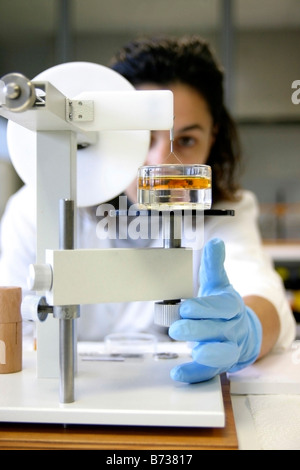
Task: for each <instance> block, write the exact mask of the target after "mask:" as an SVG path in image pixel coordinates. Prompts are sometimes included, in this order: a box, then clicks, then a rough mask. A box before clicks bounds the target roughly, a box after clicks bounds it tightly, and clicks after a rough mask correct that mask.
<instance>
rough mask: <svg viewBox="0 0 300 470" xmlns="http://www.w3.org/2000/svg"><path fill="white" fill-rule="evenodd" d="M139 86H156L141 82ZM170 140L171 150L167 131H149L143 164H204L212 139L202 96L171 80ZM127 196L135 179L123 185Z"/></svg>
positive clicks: (133, 190) (131, 196)
mask: <svg viewBox="0 0 300 470" xmlns="http://www.w3.org/2000/svg"><path fill="white" fill-rule="evenodd" d="M138 89H139V90H159V89H161V87H158V86H156V85H143V86H141V87H139V88H138ZM170 90H171V91H172V92H173V95H174V116H175V119H174V143H173V153H171V144H170V132H169V131H152V132H151V143H150V148H149V152H148V155H147V158H146V161H145V165H160V164H163V163H183V164H196V163H198V164H205V163H206V161H207V159H208V157H209V154H210V150H211V147H212V145H213V143H214V140H215V133H216V132H215V128H214V124H213V118H212V115H211V113H210V110H209V107H208V105H207V102H206V101H205V99H204V98H203V97H202V96H201V95H200V94H199V93H198V92H197V91H196V90H195V89H194V88H192V87H190V86H188V85H184V84H180V83H178V84H174V85H173V86H171V87H170ZM126 194H127V196H128V197H129V199H130V200H131V201H132V202H136V180H135V181H134V182H133V183H132V184H131V185H130V186H129V187H128V188H127V191H126Z"/></svg>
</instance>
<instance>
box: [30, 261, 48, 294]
mask: <svg viewBox="0 0 300 470" xmlns="http://www.w3.org/2000/svg"><path fill="white" fill-rule="evenodd" d="M27 285H28V289H30V290H35V291H49V290H51V287H52V268H51V266H50V264H31V265H30V266H29V275H28V279H27Z"/></svg>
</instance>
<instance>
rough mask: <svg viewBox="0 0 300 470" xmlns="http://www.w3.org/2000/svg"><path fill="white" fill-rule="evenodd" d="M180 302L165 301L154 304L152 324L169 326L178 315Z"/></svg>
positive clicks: (177, 318) (178, 318) (178, 317)
mask: <svg viewBox="0 0 300 470" xmlns="http://www.w3.org/2000/svg"><path fill="white" fill-rule="evenodd" d="M180 304H181V301H180V300H170V301H168V300H165V301H163V302H156V303H155V304H154V323H156V324H157V325H161V326H171V325H172V323H174V322H175V321H177V320H180V318H181V316H180V315H179V307H180Z"/></svg>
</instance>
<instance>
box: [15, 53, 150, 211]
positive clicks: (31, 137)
mask: <svg viewBox="0 0 300 470" xmlns="http://www.w3.org/2000/svg"><path fill="white" fill-rule="evenodd" d="M33 80H36V81H38V80H40V81H48V82H50V83H51V84H52V85H53V86H54V87H56V88H57V89H58V90H59V91H61V92H62V93H63V94H64V95H65V96H66V97H67V98H70V99H71V98H74V97H75V96H77V95H79V94H80V93H82V92H85V91H131V90H134V87H133V86H132V85H131V84H130V83H129V82H128V81H127V80H126V79H125V78H124V77H122V76H121V75H119V74H118V73H117V72H115V71H114V70H111V69H109V68H107V67H104V66H102V65H98V64H93V63H90V62H70V63H66V64H61V65H56V66H55V67H52V68H50V69H48V70H45V71H44V72H42V73H40V74H39V75H37V76H36V77H35V78H34V79H33ZM149 140H150V132H149V131H122V130H120V131H102V132H99V134H98V139H97V142H96V143H95V144H93V145H90V146H89V147H87V148H84V149H81V150H78V151H77V205H78V206H80V207H86V206H92V205H97V204H100V203H102V202H105V201H108V200H110V199H112V198H114V197H115V196H117V195H118V194H120V193H122V192H123V191H124V190H125V189H126V188H127V187H128V185H129V184H130V183H131V182H132V181H133V180H134V178H136V176H137V170H138V167H139V166H141V165H142V164H143V163H144V161H145V158H146V154H147V151H148V148H149ZM7 145H8V149H9V154H10V158H11V160H12V163H13V165H14V167H15V169H16V171H17V173H18V174H19V176H20V178H21V179H22V180H23V182H24V183H26V184H28V185H31V186H34V187H35V184H36V133H35V132H33V131H30V130H28V129H26V128H24V127H22V126H20V125H19V124H16V123H14V122H12V121H9V122H8V126H7ZM58 171H59V168H58Z"/></svg>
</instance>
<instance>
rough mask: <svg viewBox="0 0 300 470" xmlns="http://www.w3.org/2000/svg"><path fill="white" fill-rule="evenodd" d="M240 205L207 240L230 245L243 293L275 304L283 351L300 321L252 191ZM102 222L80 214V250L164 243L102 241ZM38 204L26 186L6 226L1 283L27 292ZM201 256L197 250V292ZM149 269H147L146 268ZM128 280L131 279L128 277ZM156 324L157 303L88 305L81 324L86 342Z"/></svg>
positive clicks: (230, 261)
mask: <svg viewBox="0 0 300 470" xmlns="http://www.w3.org/2000/svg"><path fill="white" fill-rule="evenodd" d="M241 196H242V197H241V200H240V201H239V202H236V203H229V202H226V203H219V204H217V205H215V208H220V209H222V208H223V209H228V208H229V209H234V210H235V217H207V218H206V219H205V224H204V242H206V241H208V240H209V239H211V238H214V237H218V238H221V239H222V240H223V241H224V242H225V246H226V260H225V267H226V271H227V274H228V277H229V279H230V282H231V283H232V284H233V286H234V287H235V289H236V290H237V291H238V292H239V293H240V294H241V295H242V296H245V295H252V294H253V295H259V296H262V297H265V298H266V299H268V300H269V301H270V302H272V303H273V304H274V305H275V307H276V308H277V310H278V312H279V315H280V322H281V330H280V336H279V339H278V341H277V345H276V346H277V347H279V348H285V347H288V346H289V345H290V343H291V342H292V340H293V339H294V337H295V322H294V319H293V316H292V313H291V310H290V307H289V304H288V301H287V299H286V296H285V291H284V287H283V285H282V281H281V279H280V278H279V276H278V275H277V273H276V272H275V271H274V269H273V266H272V263H271V261H270V260H269V259H268V256H267V255H266V253H265V252H264V250H263V247H262V244H261V239H260V235H259V231H258V228H257V216H258V205H257V201H256V198H255V196H254V195H253V194H252V193H251V192H249V191H243V192H242V193H241ZM97 222H98V220H97V218H96V217H95V216H92V214H91V212H90V211H86V210H82V209H80V210H79V214H78V240H77V246H78V248H107V247H116V246H118V247H126V248H128V247H135V246H137V244H138V245H139V246H158V245H159V243H160V241H158V240H155V241H154V242H151V241H150V242H148V241H145V240H139V241H138V242H137V241H133V240H129V239H127V240H109V239H106V240H100V239H99V238H98V236H97V231H96V226H97ZM35 240H36V233H35V202H34V197H33V194H32V192H31V190H30V189H29V188H28V187H26V186H24V187H23V188H22V189H21V190H19V191H18V192H17V193H16V194H15V195H13V196H12V197H11V199H10V200H9V202H8V204H7V208H6V211H5V213H4V216H3V218H2V223H1V251H0V256H1V257H0V285H18V286H21V287H22V288H23V292H24V294H26V289H27V284H26V279H27V274H28V266H29V264H31V263H34V262H35ZM200 258H201V252H200V251H199V250H195V251H194V279H195V286H194V290H195V294H196V293H197V289H198V272H199V265H200ZM145 269H146V267H145ZM124 282H126V279H124ZM155 330H156V333H157V329H156V327H155V326H154V325H153V302H130V303H126V304H124V303H123V304H118V303H114V304H101V305H84V306H82V307H81V315H80V319H79V321H78V336H79V339H80V340H85V341H86V340H90V341H96V340H102V339H103V338H104V337H105V336H106V335H107V334H109V333H113V332H134V331H143V332H145V331H148V332H149V331H150V332H153V331H155Z"/></svg>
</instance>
